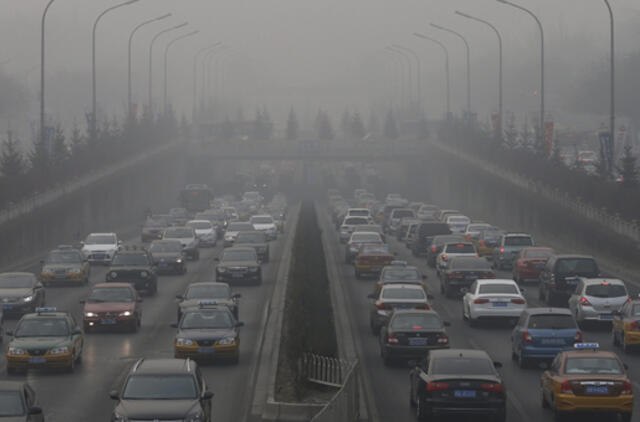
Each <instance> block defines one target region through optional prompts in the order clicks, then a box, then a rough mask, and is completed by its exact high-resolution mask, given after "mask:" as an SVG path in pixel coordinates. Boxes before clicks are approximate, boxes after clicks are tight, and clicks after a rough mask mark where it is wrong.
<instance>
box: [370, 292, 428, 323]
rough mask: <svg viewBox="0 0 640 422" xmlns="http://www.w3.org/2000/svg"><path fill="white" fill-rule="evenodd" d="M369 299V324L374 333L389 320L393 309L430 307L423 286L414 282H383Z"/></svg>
mask: <svg viewBox="0 0 640 422" xmlns="http://www.w3.org/2000/svg"><path fill="white" fill-rule="evenodd" d="M369 299H371V306H370V312H369V326H370V327H371V332H372V333H373V334H374V335H378V333H379V332H380V328H381V327H382V326H384V325H385V324H386V323H387V321H389V318H390V317H391V315H392V314H393V312H394V311H397V310H405V309H426V310H429V309H431V306H430V305H429V296H427V292H426V291H425V289H424V286H421V285H416V284H404V283H392V284H385V285H384V286H382V287H381V288H380V289H379V290H378V292H377V293H373V294H370V295H369Z"/></svg>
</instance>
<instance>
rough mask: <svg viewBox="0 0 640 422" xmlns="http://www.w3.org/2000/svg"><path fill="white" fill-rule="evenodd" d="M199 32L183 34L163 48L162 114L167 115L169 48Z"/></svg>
mask: <svg viewBox="0 0 640 422" xmlns="http://www.w3.org/2000/svg"><path fill="white" fill-rule="evenodd" d="M199 33H200V31H193V32H189V33H188V34H184V35H181V36H179V37H177V38H174V39H172V40H171V41H169V42H168V43H167V46H166V47H165V48H164V94H163V102H162V103H163V109H164V113H165V114H166V113H167V85H168V82H167V73H168V67H169V65H168V63H169V49H170V48H171V46H172V45H173V44H175V43H177V42H178V41H180V40H183V39H185V38H189V37H192V36H194V35H196V34H199Z"/></svg>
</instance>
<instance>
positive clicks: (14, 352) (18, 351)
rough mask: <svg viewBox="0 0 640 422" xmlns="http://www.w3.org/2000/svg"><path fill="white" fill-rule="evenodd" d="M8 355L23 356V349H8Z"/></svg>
mask: <svg viewBox="0 0 640 422" xmlns="http://www.w3.org/2000/svg"><path fill="white" fill-rule="evenodd" d="M8 354H10V355H24V349H21V348H19V347H9V351H8Z"/></svg>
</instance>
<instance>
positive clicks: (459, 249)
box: [445, 243, 476, 253]
mask: <svg viewBox="0 0 640 422" xmlns="http://www.w3.org/2000/svg"><path fill="white" fill-rule="evenodd" d="M445 252H446V253H476V249H475V248H474V247H473V245H472V244H471V243H449V244H448V245H446V246H445Z"/></svg>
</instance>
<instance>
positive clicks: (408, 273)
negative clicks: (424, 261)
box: [382, 268, 421, 281]
mask: <svg viewBox="0 0 640 422" xmlns="http://www.w3.org/2000/svg"><path fill="white" fill-rule="evenodd" d="M420 278H421V277H420V273H419V272H418V270H414V269H411V268H398V269H392V270H384V272H383V273H382V280H383V281H392V280H393V281H395V280H398V281H403V280H420Z"/></svg>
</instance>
